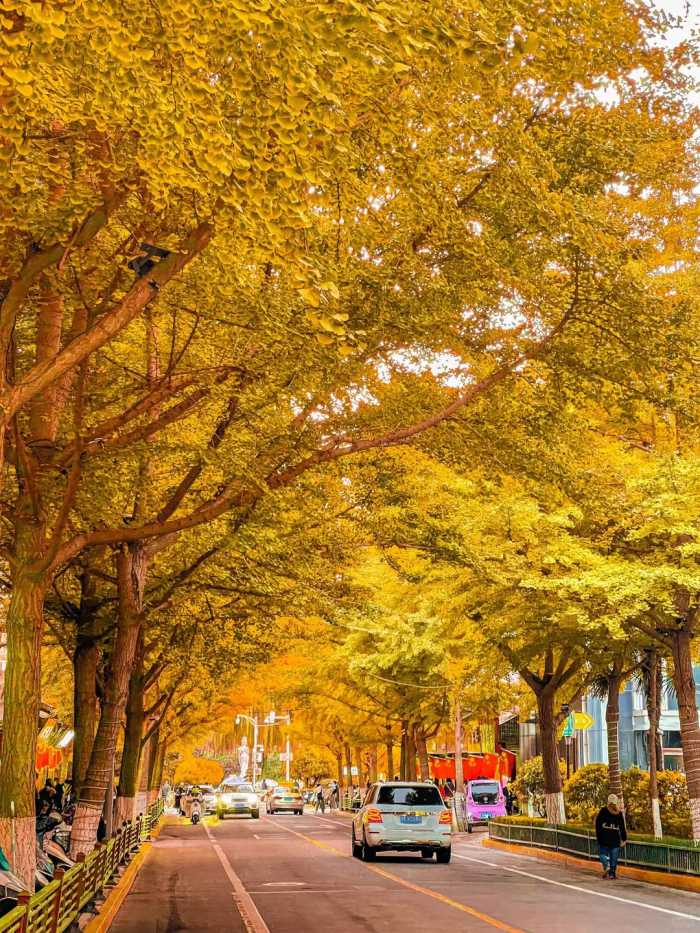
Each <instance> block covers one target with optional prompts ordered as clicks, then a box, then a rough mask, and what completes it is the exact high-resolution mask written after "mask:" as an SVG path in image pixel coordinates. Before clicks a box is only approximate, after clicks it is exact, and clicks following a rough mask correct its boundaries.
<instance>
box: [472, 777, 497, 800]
mask: <svg viewBox="0 0 700 933" xmlns="http://www.w3.org/2000/svg"><path fill="white" fill-rule="evenodd" d="M469 789H470V790H471V792H472V797H473V799H474V801H475V802H476V803H480V804H484V805H486V804H494V803H498V790H499V786H498V783H497V782H496V781H479V783H478V784H477V783H476V782H473V783H472V784H470V785H469Z"/></svg>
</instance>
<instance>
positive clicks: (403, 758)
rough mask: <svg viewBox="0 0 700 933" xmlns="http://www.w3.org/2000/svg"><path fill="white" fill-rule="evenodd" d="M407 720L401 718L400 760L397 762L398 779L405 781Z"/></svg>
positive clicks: (406, 773)
mask: <svg viewBox="0 0 700 933" xmlns="http://www.w3.org/2000/svg"><path fill="white" fill-rule="evenodd" d="M407 740H408V721H407V720H406V719H402V720H401V761H400V763H399V780H401V781H407V780H408V771H407V767H408V754H407V752H408V744H407Z"/></svg>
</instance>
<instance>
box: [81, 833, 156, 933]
mask: <svg viewBox="0 0 700 933" xmlns="http://www.w3.org/2000/svg"><path fill="white" fill-rule="evenodd" d="M172 819H173V818H171V817H168V816H166V817H165V818H164V819H162V820H160V822H159V823H158V825H157V826H156V827H155V829H153V830H152V831H151V837H150V838H151V840H153V839H156V838H157V837H158V835H159V834H160V831H161V829H162V828H163V827H164V826H167V825H169V823H170V822H171V821H172ZM150 848H151V842H144V844H143V845H142V846H141V848H140V849H139V851H138V852H137V853H136V855H135V856H134V857H133V858H132V860H131V861H130V862H129V864H128V865H127V867H126V870H125V871H124V874H123V875H122V876H121V878H120V879H119V881H118V882H117V884H115V886H114V888H113V889H112V890H111V891H110V892H109V894H108V895H107V897H106V898H105V902H104V904H103V905H102V908H101V909H100V912H99V913H98V914H97V916H96V917H93V919H92V920H90V922H89V923H87V924H86V925H85V927H84V928H83V933H105V931H106V930H108V929H109V928H110V927H111V925H112V921H113V920H114V918H115V917H116V916H117V914H118V913H119V908H120V907H121V906H122V904H123V903H124V901H125V900H126V897H127V895H128V893H129V891H131V888H132V887H133V884H134V881H136V876H137V875H138V873H139V871H140V869H141V865H142V863H143V861H144V859H145V858H146V855H147V853H148V850H149V849H150Z"/></svg>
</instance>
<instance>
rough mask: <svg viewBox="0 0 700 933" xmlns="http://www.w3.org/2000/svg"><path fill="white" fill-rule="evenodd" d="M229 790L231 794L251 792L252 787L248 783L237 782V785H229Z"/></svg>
mask: <svg viewBox="0 0 700 933" xmlns="http://www.w3.org/2000/svg"><path fill="white" fill-rule="evenodd" d="M229 791H230V792H231V793H233V794H252V793H254V791H253V788H252V787H251V785H250V784H239V785H238V786H237V787H230V788H229Z"/></svg>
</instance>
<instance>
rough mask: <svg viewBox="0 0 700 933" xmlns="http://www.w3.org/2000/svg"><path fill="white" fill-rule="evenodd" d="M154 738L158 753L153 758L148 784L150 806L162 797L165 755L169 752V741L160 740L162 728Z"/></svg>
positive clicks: (157, 730)
mask: <svg viewBox="0 0 700 933" xmlns="http://www.w3.org/2000/svg"><path fill="white" fill-rule="evenodd" d="M154 738H155V739H156V742H157V745H156V753H155V755H154V756H153V757H154V761H153V767H152V768H151V773H150V776H149V783H148V788H149V794H148V803H149V806H150V804H152V803H153V802H154V801H155V800H157V799H158V796H159V795H160V792H161V788H162V786H163V768H164V766H165V753H166V752H167V750H168V742H167V739H161V738H160V728H158V729H156V732H155V736H154Z"/></svg>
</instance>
